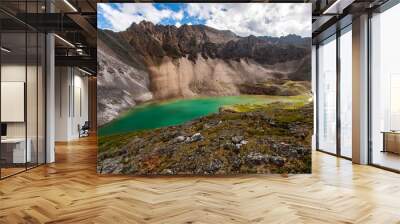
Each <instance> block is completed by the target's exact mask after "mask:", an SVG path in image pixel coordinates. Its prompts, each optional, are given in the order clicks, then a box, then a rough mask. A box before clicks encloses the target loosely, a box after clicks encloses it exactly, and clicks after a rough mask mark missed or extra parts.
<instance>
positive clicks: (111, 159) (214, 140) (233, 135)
mask: <svg viewBox="0 0 400 224" xmlns="http://www.w3.org/2000/svg"><path fill="white" fill-rule="evenodd" d="M249 108H251V109H249V110H246V107H243V106H241V107H240V110H241V112H236V111H235V108H234V107H233V108H231V110H229V111H225V110H220V112H219V113H217V114H213V115H210V116H206V117H203V118H200V119H198V120H194V121H191V122H190V123H187V124H183V125H179V126H173V127H165V128H159V129H155V130H151V131H145V132H134V133H130V134H124V135H118V136H111V137H102V138H99V156H98V160H99V161H98V171H99V172H100V173H124V174H132V175H149V174H150V175H152V174H154V175H155V174H161V175H176V174H178V175H179V174H189V175H192V174H195V175H209V174H235V173H310V172H311V147H310V146H311V135H312V119H313V116H312V112H313V108H312V105H311V104H310V105H306V106H301V107H294V106H292V105H289V106H287V105H286V104H279V103H276V104H269V105H265V106H258V107H254V106H251V107H249ZM243 110H244V111H243Z"/></svg>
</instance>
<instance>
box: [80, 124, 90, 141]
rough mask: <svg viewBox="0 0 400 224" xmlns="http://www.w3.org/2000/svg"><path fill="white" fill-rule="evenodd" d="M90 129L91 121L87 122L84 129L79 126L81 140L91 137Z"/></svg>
mask: <svg viewBox="0 0 400 224" xmlns="http://www.w3.org/2000/svg"><path fill="white" fill-rule="evenodd" d="M89 129H90V124H89V121H85V123H84V124H83V125H82V127H80V125H78V131H79V138H81V137H87V136H89Z"/></svg>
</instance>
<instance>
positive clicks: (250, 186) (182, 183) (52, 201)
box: [0, 137, 400, 224]
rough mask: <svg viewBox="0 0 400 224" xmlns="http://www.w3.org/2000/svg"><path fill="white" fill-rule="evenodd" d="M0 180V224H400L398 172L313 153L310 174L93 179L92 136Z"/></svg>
mask: <svg viewBox="0 0 400 224" xmlns="http://www.w3.org/2000/svg"><path fill="white" fill-rule="evenodd" d="M56 151H57V153H56V158H57V162H56V163H54V164H50V165H46V166H41V167H39V168H36V169H33V170H30V171H28V172H26V173H22V174H19V175H17V176H13V177H10V178H8V179H5V180H2V181H0V223H12V224H13V223H119V224H122V223H307V224H308V223H371V224H372V223H373V224H379V223H384V224H386V223H400V175H399V174H395V173H391V172H388V171H384V170H380V169H377V168H374V167H370V166H360V165H353V164H351V162H350V161H347V160H344V159H338V158H336V157H333V156H330V155H326V154H323V153H320V152H314V153H313V174H311V175H292V176H289V177H283V176H279V175H262V176H231V177H180V178H178V177H128V176H99V175H97V174H96V166H95V161H96V139H95V138H93V137H92V138H86V139H84V140H81V141H77V142H72V143H70V144H57V150H56Z"/></svg>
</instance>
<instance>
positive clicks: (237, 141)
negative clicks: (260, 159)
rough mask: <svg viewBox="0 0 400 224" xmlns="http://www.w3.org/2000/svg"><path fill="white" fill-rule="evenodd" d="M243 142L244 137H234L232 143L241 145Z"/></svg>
mask: <svg viewBox="0 0 400 224" xmlns="http://www.w3.org/2000/svg"><path fill="white" fill-rule="evenodd" d="M243 140H244V137H243V136H233V137H232V142H233V143H234V144H240V142H241V141H243Z"/></svg>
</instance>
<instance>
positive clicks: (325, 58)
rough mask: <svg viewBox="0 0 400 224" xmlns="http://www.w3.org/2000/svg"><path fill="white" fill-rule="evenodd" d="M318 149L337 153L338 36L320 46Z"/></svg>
mask: <svg viewBox="0 0 400 224" xmlns="http://www.w3.org/2000/svg"><path fill="white" fill-rule="evenodd" d="M317 63H318V93H317V94H318V149H319V150H322V151H326V152H330V153H336V36H332V37H331V38H329V39H328V40H326V41H325V42H323V43H322V44H320V45H319V48H318V62H317Z"/></svg>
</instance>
